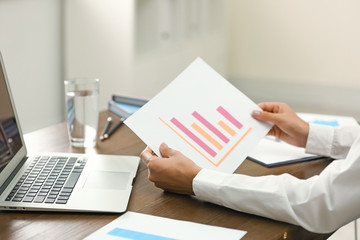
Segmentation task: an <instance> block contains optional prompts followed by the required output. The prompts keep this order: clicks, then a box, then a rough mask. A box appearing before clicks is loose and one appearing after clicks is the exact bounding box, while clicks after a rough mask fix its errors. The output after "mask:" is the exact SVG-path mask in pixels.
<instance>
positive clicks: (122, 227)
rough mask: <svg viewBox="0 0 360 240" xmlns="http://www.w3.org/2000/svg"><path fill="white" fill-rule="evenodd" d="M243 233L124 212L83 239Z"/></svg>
mask: <svg viewBox="0 0 360 240" xmlns="http://www.w3.org/2000/svg"><path fill="white" fill-rule="evenodd" d="M245 234H246V232H245V231H241V230H235V229H229V228H223V227H216V226H210V225H205V224H199V223H193V222H188V221H180V220H174V219H169V218H163V217H156V216H152V215H147V214H141V213H135V212H126V213H125V214H123V215H122V216H120V217H119V218H117V219H115V220H114V221H112V222H111V223H109V224H107V225H106V226H104V227H103V228H101V229H99V230H98V231H96V232H94V233H93V234H91V235H89V236H88V237H86V238H85V240H98V239H102V240H108V239H109V240H110V239H112V240H115V239H132V240H145V239H149V240H175V239H187V240H191V239H194V240H198V239H208V240H212V239H214V240H218V239H228V240H232V239H234V240H238V239H241V238H242V237H243V236H244V235H245Z"/></svg>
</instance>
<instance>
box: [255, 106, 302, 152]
mask: <svg viewBox="0 0 360 240" xmlns="http://www.w3.org/2000/svg"><path fill="white" fill-rule="evenodd" d="M258 105H259V107H260V108H261V109H262V110H263V111H258V110H255V111H253V113H252V116H253V117H254V118H255V119H257V120H260V121H265V122H272V123H274V126H273V127H272V129H271V130H270V131H269V133H268V135H271V136H275V137H277V138H278V139H280V140H283V141H285V142H287V143H289V144H292V145H294V146H297V147H305V146H306V142H307V138H308V135H309V124H308V123H307V122H305V121H304V120H302V119H301V118H299V117H298V116H297V115H296V113H295V112H294V111H293V110H292V109H291V108H290V107H289V106H288V105H287V104H285V103H276V102H266V103H259V104H258Z"/></svg>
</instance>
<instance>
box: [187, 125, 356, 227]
mask: <svg viewBox="0 0 360 240" xmlns="http://www.w3.org/2000/svg"><path fill="white" fill-rule="evenodd" d="M306 152H308V153H313V154H318V155H323V156H329V157H333V158H335V159H340V160H337V161H333V162H332V163H331V164H329V166H328V167H326V168H325V169H324V170H323V171H322V172H321V174H320V175H316V176H313V177H311V178H309V179H306V180H301V179H298V178H296V177H293V176H291V175H289V174H282V175H279V176H273V175H269V176H261V177H251V176H247V175H243V174H226V173H221V172H217V171H213V170H208V169H202V170H201V171H200V172H199V173H198V175H197V176H196V177H195V178H194V180H193V190H194V193H195V195H196V196H197V197H198V198H199V199H201V200H204V201H208V202H212V203H216V204H219V205H223V206H226V207H229V208H232V209H235V210H238V211H242V212H246V213H251V214H256V215H259V216H264V217H268V218H272V219H275V220H280V221H284V222H288V223H292V224H296V225H300V226H302V227H304V228H305V229H307V230H309V231H312V232H318V233H328V232H332V231H334V230H336V229H338V228H339V227H341V226H343V225H345V224H346V223H349V222H351V221H352V220H354V219H357V218H359V217H360V127H342V128H334V127H329V126H322V125H315V124H311V125H310V131H309V137H308V140H307V145H306Z"/></svg>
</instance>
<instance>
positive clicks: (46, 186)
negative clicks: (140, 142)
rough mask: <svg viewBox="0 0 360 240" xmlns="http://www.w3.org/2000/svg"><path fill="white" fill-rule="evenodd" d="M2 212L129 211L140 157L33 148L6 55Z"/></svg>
mask: <svg viewBox="0 0 360 240" xmlns="http://www.w3.org/2000/svg"><path fill="white" fill-rule="evenodd" d="M0 65H1V66H0V210H32V211H37V210H41V211H44V210H49V211H86V212H124V211H126V208H127V205H128V201H129V198H130V194H131V190H132V182H133V179H134V178H135V175H136V172H137V169H138V166H139V157H137V156H116V155H98V154H93V155H86V154H69V153H41V154H35V155H31V156H27V150H26V147H25V144H24V139H23V136H22V132H21V127H20V123H19V119H18V117H17V114H16V111H15V106H14V101H13V98H12V95H11V91H10V87H9V81H8V79H7V77H6V72H5V68H4V62H3V60H2V57H1V54H0Z"/></svg>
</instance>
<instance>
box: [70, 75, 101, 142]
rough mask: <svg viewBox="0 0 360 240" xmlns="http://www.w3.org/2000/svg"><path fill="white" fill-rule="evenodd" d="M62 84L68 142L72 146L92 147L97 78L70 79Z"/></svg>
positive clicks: (95, 132) (97, 117)
mask: <svg viewBox="0 0 360 240" xmlns="http://www.w3.org/2000/svg"><path fill="white" fill-rule="evenodd" d="M64 84H65V107H66V116H67V123H68V133H69V138H70V143H71V145H72V146H74V147H94V146H95V145H96V139H97V136H96V135H97V128H98V119H99V79H97V78H78V79H70V80H65V81H64Z"/></svg>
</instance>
